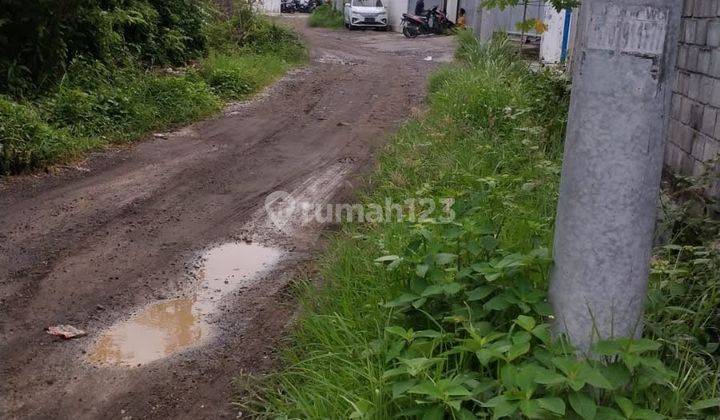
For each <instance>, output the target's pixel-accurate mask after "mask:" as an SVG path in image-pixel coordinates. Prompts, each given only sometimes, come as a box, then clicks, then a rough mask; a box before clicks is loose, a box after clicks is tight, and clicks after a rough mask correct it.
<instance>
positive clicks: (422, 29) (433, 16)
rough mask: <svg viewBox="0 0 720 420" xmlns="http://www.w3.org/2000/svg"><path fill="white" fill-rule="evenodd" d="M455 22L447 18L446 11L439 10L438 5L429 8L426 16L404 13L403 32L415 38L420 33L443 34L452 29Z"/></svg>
mask: <svg viewBox="0 0 720 420" xmlns="http://www.w3.org/2000/svg"><path fill="white" fill-rule="evenodd" d="M453 26H455V24H454V23H453V22H452V21H451V20H450V19H448V18H447V16H446V15H445V13H443V12H442V11H440V10H438V8H437V6H435V7H433V8H432V9H430V10H428V12H427V15H426V16H417V15H411V14H409V13H403V16H402V33H403V35H405V36H406V37H408V38H415V37H416V36H418V35H425V34H436V35H442V34H445V33H447V31H448V30H450V29H452V27H453Z"/></svg>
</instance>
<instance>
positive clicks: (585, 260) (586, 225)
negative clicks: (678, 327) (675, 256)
mask: <svg viewBox="0 0 720 420" xmlns="http://www.w3.org/2000/svg"><path fill="white" fill-rule="evenodd" d="M581 8H582V10H581V12H580V21H579V25H580V28H579V29H580V30H579V33H580V38H579V40H578V41H579V43H580V44H579V45H578V46H577V48H576V50H575V54H579V55H578V57H577V60H576V62H575V68H574V70H573V72H574V73H573V90H572V96H571V103H570V115H569V122H568V130H567V139H566V143H565V157H564V162H563V170H562V180H561V186H560V202H559V204H558V214H557V224H556V231H555V245H554V257H555V267H554V269H553V274H552V280H551V285H550V300H551V303H552V305H553V308H554V310H555V326H554V330H555V333H556V334H562V333H565V334H567V335H568V337H569V338H570V340H571V342H572V343H573V344H575V345H576V346H577V347H578V348H579V349H580V350H587V349H588V348H589V347H590V346H591V344H592V343H593V342H595V341H597V340H598V339H608V338H612V337H628V336H633V335H639V334H640V333H641V329H642V327H641V318H642V314H643V306H644V304H645V295H646V291H647V282H648V272H649V260H650V252H651V248H652V238H653V231H654V227H655V217H656V212H657V204H658V195H659V187H660V176H661V171H662V164H663V153H664V145H665V132H666V129H667V123H668V121H667V118H666V117H667V110H669V109H670V94H671V90H672V84H673V81H674V74H675V71H674V68H675V60H676V55H677V51H676V50H677V45H678V33H679V27H680V14H681V8H682V1H681V0H586V1H584V2H583V4H582V6H581Z"/></svg>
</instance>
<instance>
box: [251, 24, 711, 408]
mask: <svg viewBox="0 0 720 420" xmlns="http://www.w3.org/2000/svg"><path fill="white" fill-rule="evenodd" d="M459 41H460V43H459V49H458V51H457V57H458V61H459V62H458V63H457V64H454V65H452V66H450V67H447V68H444V69H441V70H439V71H438V72H436V73H435V74H434V75H433V76H432V77H431V80H430V82H429V96H428V103H429V109H428V110H427V112H426V114H424V115H423V116H421V117H419V118H416V119H415V120H413V121H410V122H409V123H407V124H406V125H405V126H404V127H402V128H401V130H400V131H399V132H398V133H397V134H396V135H395V136H394V137H393V138H392V139H391V141H390V143H389V145H388V146H387V148H386V149H385V151H384V152H383V153H382V154H381V155H380V156H379V158H378V163H377V168H376V170H375V173H374V174H373V176H372V181H371V185H372V187H371V188H369V189H368V190H367V191H366V192H365V194H364V196H363V197H362V201H363V203H365V204H366V205H369V204H378V205H380V206H385V203H386V199H391V200H392V202H394V203H403V202H404V201H405V200H407V199H421V198H430V199H432V201H433V202H434V203H436V204H437V208H436V209H435V210H434V211H432V212H429V213H428V214H426V216H427V217H425V218H423V219H421V220H415V221H405V222H398V221H391V222H387V221H386V223H383V224H362V225H354V224H349V223H347V224H344V225H343V226H342V228H341V231H340V232H339V233H338V234H337V235H336V236H335V237H334V238H333V239H332V241H331V243H330V244H329V246H328V251H327V253H326V254H325V256H324V257H323V258H322V259H321V261H320V267H321V278H322V282H321V285H320V286H318V287H316V286H315V285H313V284H312V283H310V282H302V283H301V284H300V285H299V286H298V290H297V293H298V296H299V301H300V307H301V313H300V315H299V317H298V319H297V320H296V322H295V324H294V326H293V330H292V332H291V334H290V337H288V342H289V345H288V347H287V348H286V349H285V350H284V352H283V354H282V356H281V362H282V364H283V368H282V369H281V370H280V371H279V372H277V373H273V374H270V375H268V376H266V377H264V378H260V379H259V380H258V381H257V382H251V383H248V382H245V383H244V384H243V385H240V386H239V397H238V402H237V403H238V405H240V406H241V407H242V410H243V411H246V410H247V411H250V412H252V413H253V414H255V415H258V416H260V417H272V418H288V419H289V418H376V419H387V418H395V417H408V418H423V419H442V418H462V419H470V418H485V417H495V418H501V417H513V416H515V417H517V416H519V415H520V416H522V417H531V418H532V417H534V418H548V417H566V418H586V419H590V418H603V419H606V418H661V417H662V416H663V415H664V416H669V417H686V418H704V417H707V416H710V415H717V414H718V411H717V406H718V404H717V402H718V401H717V398H718V395H719V394H718V389H717V387H718V385H717V383H718V370H719V367H718V366H719V365H718V349H717V342H718V341H719V340H718V330H717V325H718V300H717V299H718V287H719V286H718V284H720V282H719V281H718V280H719V279H718V275H719V274H718V272H719V270H718V269H717V268H718V264H719V263H720V257H719V256H718V251H717V250H712V249H711V248H710V247H707V246H702V245H700V244H693V245H692V246H691V247H685V246H682V245H680V246H679V247H678V246H675V245H669V246H665V247H662V248H660V249H658V252H657V253H658V257H656V260H655V263H654V274H653V279H652V282H651V290H650V294H649V295H650V299H649V304H648V308H649V309H648V315H647V323H648V336H650V337H652V338H653V339H654V340H650V339H643V340H638V341H622V340H616V341H610V342H605V343H599V345H598V348H597V349H596V351H598V352H599V354H601V355H603V357H602V358H601V360H598V361H578V360H576V359H575V357H573V356H572V349H571V348H570V347H569V345H568V344H567V343H565V342H564V341H556V340H551V339H550V338H549V331H548V323H549V316H550V315H551V313H550V310H549V306H548V304H547V301H546V289H547V281H548V273H549V266H550V263H551V261H550V259H549V255H550V253H549V250H548V248H549V247H550V245H551V241H552V233H553V224H554V216H555V207H556V203H557V191H558V184H559V176H560V167H561V158H562V142H563V137H564V127H565V124H566V112H567V108H568V104H569V95H568V91H567V81H565V80H563V79H561V78H559V77H557V76H555V75H553V74H552V73H550V72H539V73H534V72H532V71H530V70H529V68H528V67H527V65H526V64H525V63H523V62H522V61H520V60H518V59H517V58H516V56H515V54H514V53H513V52H512V51H511V50H510V49H509V48H508V46H507V44H506V43H505V42H502V41H498V42H494V43H492V44H489V45H487V46H481V45H478V43H477V41H476V40H475V39H474V38H473V37H472V36H471V35H469V34H466V33H461V34H460V35H459ZM448 197H449V198H454V199H455V204H454V205H453V206H452V208H451V210H452V212H454V215H455V221H454V222H452V223H444V222H443V221H442V218H443V217H446V216H448V214H449V213H448V211H449V209H448V208H445V207H444V206H442V205H441V204H440V201H441V200H442V199H443V198H448ZM416 203H417V202H416ZM428 205H429V204H428V203H425V204H424V205H423V207H422V209H427V208H428ZM404 210H405V211H406V213H405V214H407V212H408V211H409V210H410V208H409V206H408V205H406V206H405V207H404ZM673 220H674V222H673V223H672V225H673V227H672V229H671V230H672V231H673V232H675V231H678V230H682V227H679V226H681V225H682V226H685V225H686V223H685V222H682V220H685V219H683V218H682V217H680V216H678V217H677V218H676V219H673ZM673 238H674V241H682V240H684V239H683V237H682V236H676V237H673ZM695 247H699V248H695ZM679 252H681V253H683V255H682V256H681V255H679V254H678V253H679ZM698 270H699V271H700V272H698ZM695 281H697V284H695V285H691V283H692V282H695ZM660 359H662V360H660ZM245 379H247V378H245Z"/></svg>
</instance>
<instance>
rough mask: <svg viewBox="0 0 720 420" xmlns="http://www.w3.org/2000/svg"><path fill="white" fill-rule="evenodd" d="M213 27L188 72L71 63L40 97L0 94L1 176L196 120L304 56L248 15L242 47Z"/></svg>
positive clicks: (283, 33) (281, 31) (288, 35)
mask: <svg viewBox="0 0 720 420" xmlns="http://www.w3.org/2000/svg"><path fill="white" fill-rule="evenodd" d="M217 25H221V26H222V27H221V28H219V29H215V32H214V33H213V36H214V37H215V38H217V39H216V40H215V48H214V49H213V50H211V51H210V52H209V53H208V54H207V56H205V57H204V58H201V59H200V60H198V61H197V62H194V63H190V65H189V66H187V67H182V68H177V69H159V68H150V69H146V68H143V67H141V66H139V65H137V64H135V63H132V62H126V63H124V64H122V65H118V66H108V65H105V64H102V63H100V62H98V61H90V60H84V59H82V58H77V59H76V60H74V61H73V62H72V63H71V65H70V66H69V68H68V71H67V72H66V74H65V77H63V79H62V80H61V82H60V83H59V84H58V86H57V88H55V89H54V90H52V91H50V92H48V93H46V94H45V95H43V96H41V97H38V98H36V99H34V100H14V99H12V98H10V97H7V96H2V95H0V174H16V173H21V172H26V171H32V170H36V169H41V168H44V167H47V166H48V165H52V164H55V163H59V162H63V161H67V160H71V159H75V158H78V157H80V156H82V154H83V153H84V152H87V151H89V150H93V149H97V148H99V147H102V146H105V145H108V144H112V143H118V142H126V141H131V140H134V139H137V138H139V137H141V136H143V135H145V134H147V133H149V132H151V131H154V130H162V129H167V128H168V127H172V126H174V125H178V124H184V123H188V122H192V121H195V120H198V119H201V118H203V117H206V116H208V115H211V114H213V113H214V112H217V111H218V110H219V109H220V108H221V107H222V106H223V104H224V103H225V102H226V101H230V100H239V99H243V98H246V97H248V96H249V95H251V94H253V93H255V92H257V91H259V90H260V89H262V88H263V87H265V86H267V85H268V84H270V83H272V82H273V81H274V80H275V79H277V78H278V77H280V76H281V75H282V74H283V73H285V72H286V71H287V70H289V69H290V68H292V67H294V66H297V65H299V64H302V63H303V62H304V61H305V59H306V56H307V53H306V50H305V47H304V46H303V45H302V44H301V43H300V41H299V39H298V38H297V36H296V35H295V34H294V33H292V32H290V30H288V29H285V28H282V27H279V26H277V25H275V24H274V23H272V22H271V21H269V20H267V19H266V18H263V17H260V16H255V17H253V26H252V31H251V33H246V34H245V35H244V36H245V38H244V39H243V41H242V42H241V43H240V42H239V41H237V40H233V34H234V31H235V27H234V25H233V24H232V21H227V22H225V21H223V22H219V23H218V24H217Z"/></svg>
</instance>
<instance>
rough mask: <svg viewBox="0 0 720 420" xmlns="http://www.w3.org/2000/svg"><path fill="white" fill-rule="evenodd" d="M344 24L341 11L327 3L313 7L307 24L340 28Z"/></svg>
mask: <svg viewBox="0 0 720 420" xmlns="http://www.w3.org/2000/svg"><path fill="white" fill-rule="evenodd" d="M344 24H345V21H344V20H343V14H342V12H340V11H337V10H335V9H333V7H332V5H330V4H327V3H326V4H323V5H320V6H319V7H317V8H315V10H313V12H312V13H311V14H310V17H309V18H308V25H309V26H311V27H316V28H342V27H343V25H344Z"/></svg>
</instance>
